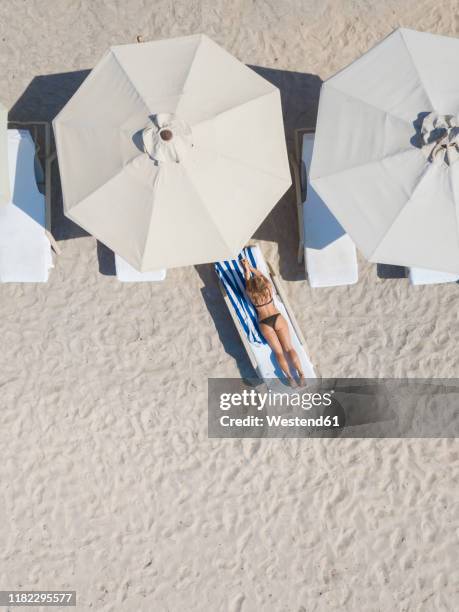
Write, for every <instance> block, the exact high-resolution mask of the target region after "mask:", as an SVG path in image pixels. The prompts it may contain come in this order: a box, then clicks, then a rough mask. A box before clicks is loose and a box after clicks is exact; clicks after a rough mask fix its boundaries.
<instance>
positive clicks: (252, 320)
mask: <svg viewBox="0 0 459 612" xmlns="http://www.w3.org/2000/svg"><path fill="white" fill-rule="evenodd" d="M244 257H245V258H246V259H248V260H249V262H250V264H251V266H253V267H254V268H256V262H255V257H254V256H253V253H252V249H251V247H247V248H245V249H243V250H242V251H241V252H240V253H239V255H238V256H237V259H230V260H228V261H220V262H217V263H216V264H215V271H216V272H217V274H218V277H219V278H220V280H221V282H222V283H223V286H224V287H225V290H226V293H227V295H228V297H229V300H230V302H231V304H232V306H233V308H234V310H235V312H236V314H237V317H238V319H239V321H240V323H241V325H242V327H243V329H244V331H245V333H246V334H247V338H248V339H249V342H252V343H254V344H267V342H266V340H265V339H264V338H263V335H262V333H261V332H260V328H259V326H258V317H257V312H256V310H255V308H254V306H253V304H252V302H251V301H250V300H249V298H248V297H247V294H246V292H245V281H244V272H243V270H242V265H241V259H243V258H244Z"/></svg>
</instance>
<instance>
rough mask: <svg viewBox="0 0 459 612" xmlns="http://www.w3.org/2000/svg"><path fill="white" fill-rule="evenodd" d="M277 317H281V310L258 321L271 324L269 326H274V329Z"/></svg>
mask: <svg viewBox="0 0 459 612" xmlns="http://www.w3.org/2000/svg"><path fill="white" fill-rule="evenodd" d="M277 317H280V312H277V313H276V314H274V315H271V316H270V317H266V318H265V319H262V320H261V321H258V322H259V323H264V324H265V325H269V327H272V328H273V329H274V326H275V325H276V321H277Z"/></svg>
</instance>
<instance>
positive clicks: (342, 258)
mask: <svg viewBox="0 0 459 612" xmlns="http://www.w3.org/2000/svg"><path fill="white" fill-rule="evenodd" d="M295 142H296V158H295V159H293V160H291V165H292V169H293V175H294V180H295V189H296V199H297V211H298V224H299V234H300V242H299V248H298V261H299V262H301V261H303V258H304V261H305V265H306V273H307V276H308V280H309V284H310V285H311V287H336V286H339V285H352V284H354V283H356V282H357V280H358V276H359V272H358V265H357V253H356V249H355V245H354V243H353V242H352V240H351V239H350V237H349V236H348V235H347V234H346V232H345V231H344V229H343V228H342V226H341V225H340V224H339V222H338V221H337V219H336V218H335V217H334V215H333V214H332V212H331V211H330V210H329V209H328V208H327V206H326V205H325V203H324V202H323V200H321V198H320V197H319V195H318V194H317V192H316V191H315V190H314V188H313V187H312V185H311V184H310V183H308V180H307V177H308V174H309V169H310V167H311V160H312V151H313V146H314V132H313V131H311V130H304V129H303V130H296V134H295Z"/></svg>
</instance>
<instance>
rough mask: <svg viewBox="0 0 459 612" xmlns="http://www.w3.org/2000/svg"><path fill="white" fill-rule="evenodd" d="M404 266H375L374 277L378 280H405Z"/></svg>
mask: <svg viewBox="0 0 459 612" xmlns="http://www.w3.org/2000/svg"><path fill="white" fill-rule="evenodd" d="M406 272H407V270H406V268H405V266H394V265H392V264H382V263H379V264H376V275H377V277H378V278H381V279H384V280H387V279H400V278H406Z"/></svg>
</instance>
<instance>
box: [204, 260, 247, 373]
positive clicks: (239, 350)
mask: <svg viewBox="0 0 459 612" xmlns="http://www.w3.org/2000/svg"><path fill="white" fill-rule="evenodd" d="M195 270H196V272H197V273H198V274H199V276H200V277H201V280H202V282H203V284H204V287H203V288H202V289H201V294H202V299H203V300H204V303H205V305H206V307H207V310H208V311H209V314H210V316H211V317H212V321H213V322H214V325H215V329H216V330H217V333H218V337H219V339H220V342H221V343H222V345H223V347H224V349H225V351H226V353H227V354H228V355H230V356H231V357H232V358H233V359H234V360H235V361H236V364H237V367H238V369H239V374H240V376H241V378H243V379H245V380H247V381H249V380H250V379H251V380H254V379H255V378H256V374H255V372H254V370H253V367H252V364H251V363H250V359H249V357H248V355H247V353H246V352H245V349H244V346H243V344H242V342H241V339H240V338H239V334H238V332H237V329H236V327H235V326H234V323H233V321H232V319H231V315H230V313H229V312H228V309H227V308H226V305H225V302H224V300H223V296H222V294H221V291H220V287H219V286H218V280H217V275H216V273H215V271H214V267H213V265H212V264H202V265H198V266H195Z"/></svg>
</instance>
